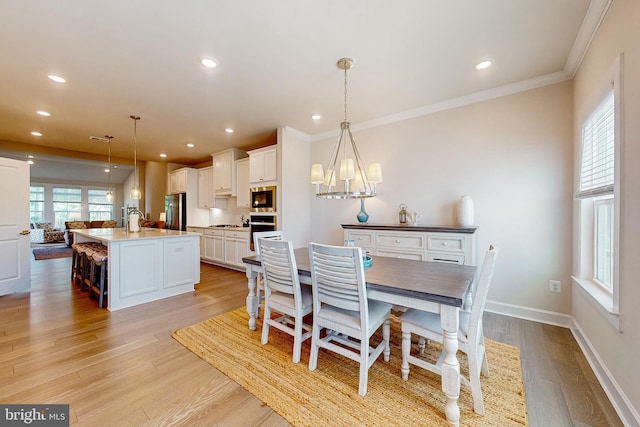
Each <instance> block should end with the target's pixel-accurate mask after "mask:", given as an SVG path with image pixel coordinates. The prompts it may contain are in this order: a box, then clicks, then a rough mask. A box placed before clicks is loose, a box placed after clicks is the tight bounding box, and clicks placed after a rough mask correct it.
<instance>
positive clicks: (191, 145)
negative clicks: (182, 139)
mask: <svg viewBox="0 0 640 427" xmlns="http://www.w3.org/2000/svg"><path fill="white" fill-rule="evenodd" d="M187 147H189V148H193V147H195V145H194V144H187Z"/></svg>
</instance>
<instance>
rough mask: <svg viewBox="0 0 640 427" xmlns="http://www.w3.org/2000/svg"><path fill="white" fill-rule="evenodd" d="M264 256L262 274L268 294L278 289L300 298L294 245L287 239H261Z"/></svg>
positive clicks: (261, 249) (259, 245) (260, 246)
mask: <svg viewBox="0 0 640 427" xmlns="http://www.w3.org/2000/svg"><path fill="white" fill-rule="evenodd" d="M257 243H258V247H259V248H260V252H261V257H262V274H263V276H264V281H265V290H266V292H267V294H270V292H271V291H272V290H273V291H277V292H283V293H287V294H292V295H294V296H295V297H296V298H300V296H301V295H300V285H299V283H300V282H299V278H298V267H297V264H296V259H295V256H294V254H293V245H292V243H291V242H290V241H287V240H270V239H259V240H258V242H257Z"/></svg>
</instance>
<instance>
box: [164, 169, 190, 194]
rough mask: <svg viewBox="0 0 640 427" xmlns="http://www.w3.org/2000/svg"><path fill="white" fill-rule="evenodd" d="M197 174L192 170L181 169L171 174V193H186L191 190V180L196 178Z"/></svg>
mask: <svg viewBox="0 0 640 427" xmlns="http://www.w3.org/2000/svg"><path fill="white" fill-rule="evenodd" d="M195 173H196V172H195V169H192V168H180V169H176V170H174V171H171V172H169V193H170V194H171V193H186V192H188V191H189V190H191V188H189V184H190V178H191V177H192V176H195V175H194V174H195ZM193 190H195V188H194V189H193Z"/></svg>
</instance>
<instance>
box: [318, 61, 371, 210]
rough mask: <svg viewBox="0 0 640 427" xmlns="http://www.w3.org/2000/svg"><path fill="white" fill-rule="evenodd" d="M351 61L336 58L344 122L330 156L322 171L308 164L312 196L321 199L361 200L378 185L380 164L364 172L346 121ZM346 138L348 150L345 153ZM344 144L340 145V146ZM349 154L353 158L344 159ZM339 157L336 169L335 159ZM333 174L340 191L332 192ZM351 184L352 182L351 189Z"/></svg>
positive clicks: (319, 167) (319, 165) (369, 195)
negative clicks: (341, 73)
mask: <svg viewBox="0 0 640 427" xmlns="http://www.w3.org/2000/svg"><path fill="white" fill-rule="evenodd" d="M353 63H354V61H353V59H352V58H340V59H339V60H338V62H337V64H336V65H337V66H338V68H340V69H341V70H344V121H343V122H342V123H340V136H339V137H338V141H337V142H336V145H335V146H334V148H333V153H332V154H331V158H330V159H329V163H328V164H327V169H326V172H325V170H324V169H323V168H322V165H321V164H313V165H311V183H312V184H315V185H316V196H317V197H322V198H325V199H364V198H367V197H373V196H375V195H376V184H377V183H379V182H382V166H381V165H380V163H373V164H371V165H369V170H368V171H365V169H364V163H363V162H362V159H361V157H360V153H359V152H358V147H356V143H355V141H354V140H353V135H352V134H351V128H350V126H351V123H349V122H348V121H347V70H349V69H351V68H352V67H353ZM347 138H348V139H349V142H350V143H351V145H350V147H351V150H350V152H349V150H348V145H349V144H348V143H347V142H346V141H345V140H346V139H347ZM343 141H344V144H343ZM348 154H351V155H352V156H353V157H348V156H347V155H348ZM340 155H341V160H340V163H339V168H340V169H337V166H336V164H337V163H338V157H339V156H340ZM336 174H338V178H339V179H340V180H342V181H344V191H339V190H337V191H336V190H334V187H335V186H336ZM351 181H354V184H353V187H352V185H351Z"/></svg>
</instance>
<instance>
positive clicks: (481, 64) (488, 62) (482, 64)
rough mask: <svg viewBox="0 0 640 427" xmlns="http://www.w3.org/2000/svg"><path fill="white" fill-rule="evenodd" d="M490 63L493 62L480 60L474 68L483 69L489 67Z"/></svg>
mask: <svg viewBox="0 0 640 427" xmlns="http://www.w3.org/2000/svg"><path fill="white" fill-rule="evenodd" d="M491 64H493V62H492V61H489V60H487V61H482V62H481V63H479V64H478V65H476V70H485V69H487V68H489V67H491Z"/></svg>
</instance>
